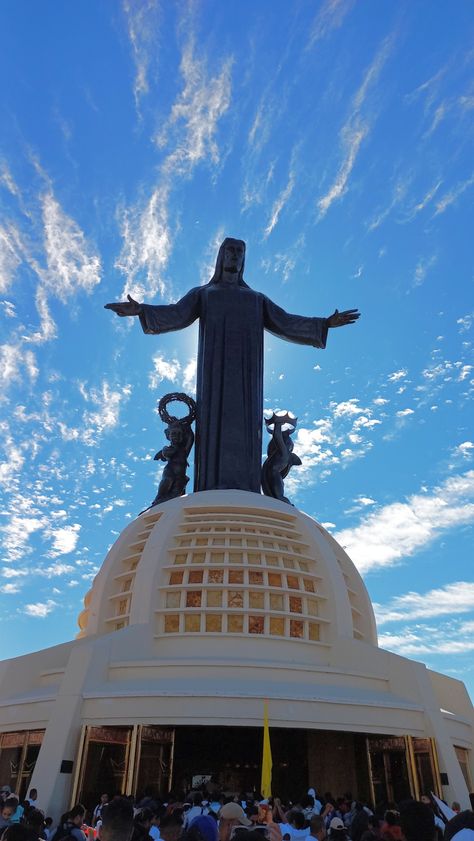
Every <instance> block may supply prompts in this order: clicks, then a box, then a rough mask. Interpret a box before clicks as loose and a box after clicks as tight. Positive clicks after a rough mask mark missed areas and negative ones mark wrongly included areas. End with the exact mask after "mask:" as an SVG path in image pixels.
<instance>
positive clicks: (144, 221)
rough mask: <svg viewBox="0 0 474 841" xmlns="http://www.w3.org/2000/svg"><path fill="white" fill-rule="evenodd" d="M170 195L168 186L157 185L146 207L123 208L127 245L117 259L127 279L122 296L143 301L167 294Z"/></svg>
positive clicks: (123, 223) (123, 224) (123, 236)
mask: <svg viewBox="0 0 474 841" xmlns="http://www.w3.org/2000/svg"><path fill="white" fill-rule="evenodd" d="M168 197H169V189H168V188H167V187H164V186H163V187H157V188H156V189H155V190H153V192H152V194H151V196H150V198H149V200H148V201H147V202H146V204H145V205H144V206H142V205H140V204H137V205H135V206H134V207H131V208H126V209H124V210H123V211H122V218H121V234H122V238H123V246H122V250H121V252H120V255H119V257H118V258H117V260H116V262H115V266H116V268H118V269H119V270H120V271H121V272H123V274H125V276H126V278H127V281H126V283H125V286H124V288H123V291H122V297H126V295H131V296H132V298H136V299H138V300H139V301H142V300H143V299H144V298H145V297H146V296H150V297H154V296H155V295H156V294H160V295H164V293H165V290H166V283H165V278H164V271H165V269H166V266H167V264H168V260H169V257H170V254H171V250H172V232H171V230H170V227H169V223H168ZM143 275H144V277H143Z"/></svg>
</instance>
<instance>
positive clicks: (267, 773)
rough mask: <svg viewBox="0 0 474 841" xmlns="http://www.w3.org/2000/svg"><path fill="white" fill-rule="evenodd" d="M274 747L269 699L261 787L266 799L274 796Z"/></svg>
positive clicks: (265, 723) (264, 705)
mask: <svg viewBox="0 0 474 841" xmlns="http://www.w3.org/2000/svg"><path fill="white" fill-rule="evenodd" d="M272 767H273V760H272V748H271V744H270V727H269V723H268V701H264V702H263V752H262V777H261V783H260V789H261V793H262V797H264V798H265V799H266V798H268V797H271V796H272Z"/></svg>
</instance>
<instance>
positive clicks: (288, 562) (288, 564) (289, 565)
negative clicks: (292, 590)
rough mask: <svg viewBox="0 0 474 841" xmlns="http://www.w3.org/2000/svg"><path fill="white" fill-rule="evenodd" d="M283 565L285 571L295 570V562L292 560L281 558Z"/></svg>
mask: <svg viewBox="0 0 474 841" xmlns="http://www.w3.org/2000/svg"><path fill="white" fill-rule="evenodd" d="M283 565H284V566H286V568H287V569H294V568H295V562H294V560H293V558H283Z"/></svg>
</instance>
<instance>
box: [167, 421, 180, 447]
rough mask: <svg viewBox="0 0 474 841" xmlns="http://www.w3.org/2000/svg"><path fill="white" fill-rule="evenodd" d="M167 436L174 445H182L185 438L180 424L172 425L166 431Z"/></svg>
mask: <svg viewBox="0 0 474 841" xmlns="http://www.w3.org/2000/svg"><path fill="white" fill-rule="evenodd" d="M165 435H166V437H167V439H168V441H170V442H171V443H172V444H181V443H182V442H183V438H184V430H183V427H182V424H180V423H179V421H178V422H177V423H170V424H169V425H168V428H167V429H165Z"/></svg>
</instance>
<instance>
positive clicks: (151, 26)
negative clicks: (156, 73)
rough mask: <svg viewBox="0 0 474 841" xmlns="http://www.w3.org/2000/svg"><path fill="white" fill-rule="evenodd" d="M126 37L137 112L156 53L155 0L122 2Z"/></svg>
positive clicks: (146, 90)
mask: <svg viewBox="0 0 474 841" xmlns="http://www.w3.org/2000/svg"><path fill="white" fill-rule="evenodd" d="M123 10H124V14H125V18H126V22H127V29H128V36H129V38H130V43H131V46H132V53H133V60H134V62H135V80H134V85H133V95H134V97H135V105H136V107H137V110H138V111H139V108H140V100H141V98H142V97H143V96H145V95H146V94H147V93H148V91H149V81H148V75H149V69H150V65H151V63H152V61H153V56H154V53H156V52H157V49H158V46H157V43H156V41H157V34H158V12H159V7H158V3H157V2H156V0H123Z"/></svg>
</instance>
